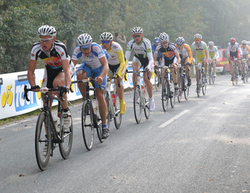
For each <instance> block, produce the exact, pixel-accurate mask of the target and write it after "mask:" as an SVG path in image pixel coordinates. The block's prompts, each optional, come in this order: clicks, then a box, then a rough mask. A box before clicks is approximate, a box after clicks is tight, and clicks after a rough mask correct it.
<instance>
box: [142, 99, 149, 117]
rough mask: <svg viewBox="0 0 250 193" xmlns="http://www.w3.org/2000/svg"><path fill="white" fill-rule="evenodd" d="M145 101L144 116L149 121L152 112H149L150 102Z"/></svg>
mask: <svg viewBox="0 0 250 193" xmlns="http://www.w3.org/2000/svg"><path fill="white" fill-rule="evenodd" d="M143 100H144V115H145V118H146V119H149V116H150V111H149V101H147V99H146V98H144V99H143Z"/></svg>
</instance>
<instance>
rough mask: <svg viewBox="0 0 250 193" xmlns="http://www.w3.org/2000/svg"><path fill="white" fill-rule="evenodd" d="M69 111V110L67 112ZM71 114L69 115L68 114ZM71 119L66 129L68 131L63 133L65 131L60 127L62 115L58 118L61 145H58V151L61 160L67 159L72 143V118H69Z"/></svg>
mask: <svg viewBox="0 0 250 193" xmlns="http://www.w3.org/2000/svg"><path fill="white" fill-rule="evenodd" d="M69 111H70V110H69ZM70 114H71V113H70ZM70 119H71V125H70V127H69V129H68V131H65V129H64V128H63V127H62V125H63V124H62V121H63V117H62V113H61V118H60V131H61V139H62V143H59V150H60V153H61V156H62V158H63V159H68V158H69V155H70V152H71V149H72V143H73V120H72V116H71V117H70Z"/></svg>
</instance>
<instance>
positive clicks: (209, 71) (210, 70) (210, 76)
mask: <svg viewBox="0 0 250 193" xmlns="http://www.w3.org/2000/svg"><path fill="white" fill-rule="evenodd" d="M210 65H211V64H209V70H208V76H209V79H208V82H209V85H211V84H212V68H211V66H210Z"/></svg>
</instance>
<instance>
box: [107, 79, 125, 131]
mask: <svg viewBox="0 0 250 193" xmlns="http://www.w3.org/2000/svg"><path fill="white" fill-rule="evenodd" d="M114 79H116V80H117V84H118V87H120V81H119V76H118V75H116V77H114V76H113V77H109V78H108V80H107V85H106V90H105V92H104V97H105V101H106V103H107V126H108V128H110V122H111V121H113V120H114V123H115V127H116V129H119V128H120V126H121V122H122V115H121V114H120V104H119V97H118V94H117V91H116V86H115V84H114ZM112 85H113V88H114V90H113V92H112V93H111V91H110V87H111V86H112Z"/></svg>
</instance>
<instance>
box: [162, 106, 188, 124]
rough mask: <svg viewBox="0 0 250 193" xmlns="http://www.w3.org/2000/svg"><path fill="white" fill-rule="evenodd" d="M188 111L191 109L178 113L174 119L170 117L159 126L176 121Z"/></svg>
mask: <svg viewBox="0 0 250 193" xmlns="http://www.w3.org/2000/svg"><path fill="white" fill-rule="evenodd" d="M188 111H189V110H185V111H182V112H181V113H179V114H178V115H176V116H174V117H173V118H172V119H169V120H168V121H166V122H165V123H163V124H162V125H160V126H159V127H158V128H162V127H166V126H167V125H169V124H170V123H172V122H174V121H175V120H176V119H178V118H180V117H181V116H182V115H184V114H186V113H187V112H188Z"/></svg>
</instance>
